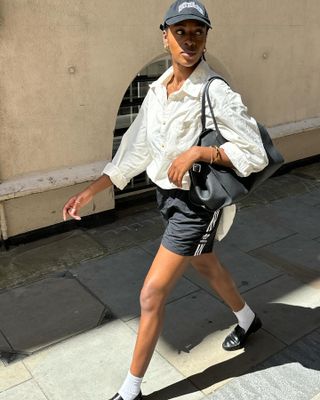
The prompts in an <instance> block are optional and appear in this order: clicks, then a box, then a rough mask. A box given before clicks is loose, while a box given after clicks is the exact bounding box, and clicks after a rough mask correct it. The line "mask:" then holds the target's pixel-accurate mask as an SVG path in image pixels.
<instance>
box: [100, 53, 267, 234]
mask: <svg viewBox="0 0 320 400" xmlns="http://www.w3.org/2000/svg"><path fill="white" fill-rule="evenodd" d="M172 73H173V69H172V67H171V68H169V69H168V70H167V71H166V72H165V73H164V74H163V75H162V76H161V77H160V78H159V79H158V80H157V81H155V82H153V83H152V84H151V85H150V89H149V91H148V94H147V96H146V98H145V99H144V102H143V104H142V106H141V108H140V111H139V114H138V115H137V117H136V119H135V120H134V122H133V123H132V124H131V126H130V127H129V129H128V130H127V131H126V133H125V134H124V136H123V138H122V141H121V144H120V147H119V149H118V151H117V153H116V154H115V156H114V158H113V160H112V161H111V162H110V163H108V164H107V165H106V167H105V168H104V170H103V173H104V174H106V175H109V177H110V179H111V181H112V182H113V184H114V185H115V186H117V187H118V188H119V189H123V188H124V187H125V186H126V185H127V184H128V183H129V181H130V180H131V179H132V178H133V177H134V176H136V175H138V174H140V173H141V172H143V171H145V170H146V171H147V174H148V176H149V178H150V179H151V180H152V181H153V182H154V183H155V184H156V185H158V186H160V187H161V188H163V189H175V188H177V187H176V186H175V185H174V184H173V183H171V182H170V181H169V179H168V175H167V171H168V169H169V167H170V165H171V163H172V161H173V160H174V159H175V158H176V157H177V156H178V155H179V154H181V153H182V152H184V151H186V150H188V149H189V148H190V147H191V146H193V145H195V144H196V143H197V140H198V137H199V134H200V132H201V95H202V90H203V87H204V84H205V82H206V81H207V79H208V78H209V77H210V76H213V75H216V74H215V73H214V71H212V70H211V69H210V67H209V66H208V64H207V63H206V62H204V61H202V62H201V63H200V64H199V65H198V66H197V68H196V69H195V70H194V71H193V73H192V74H191V75H190V77H189V78H188V79H187V80H186V81H185V82H184V84H183V85H182V87H181V88H180V89H179V90H178V91H177V92H174V93H172V94H171V95H170V96H167V89H166V85H167V83H168V81H169V80H170V78H171V76H172ZM209 94H210V99H211V102H212V106H213V109H214V113H215V117H216V120H217V123H218V126H219V129H220V132H221V134H222V136H223V137H224V138H225V139H226V140H227V141H228V142H226V143H224V144H223V145H222V146H221V147H222V148H223V149H224V151H225V153H226V155H227V156H228V157H229V159H230V161H231V162H232V164H233V166H234V169H235V171H236V173H237V174H238V175H240V176H248V175H249V174H250V173H252V172H257V171H260V170H261V169H263V168H264V167H265V166H266V165H267V164H268V158H267V155H266V152H265V150H264V147H263V144H262V141H261V137H260V134H259V130H258V127H257V123H256V121H255V119H254V118H252V117H250V116H248V114H247V108H246V106H244V104H243V103H242V100H241V97H240V95H239V94H237V93H235V92H233V91H232V90H231V89H230V87H229V86H228V85H227V84H226V83H225V82H223V81H222V80H215V81H213V82H212V84H211V85H210V88H209ZM206 117H207V124H206V125H207V127H208V128H210V127H213V120H212V118H211V114H210V109H209V107H208V106H206ZM189 188H190V178H189V174H188V173H186V174H185V176H184V178H183V180H182V189H183V190H188V189H189ZM223 214H224V215H223V216H222V218H221V220H220V221H221V222H220V225H219V228H221V229H218V232H217V238H218V239H219V238H220V239H221V238H222V237H223V236H224V235H225V234H226V232H227V231H228V229H229V228H230V226H231V224H232V220H233V217H234V214H235V207H234V206H229V207H226V208H225V209H224V212H223ZM221 230H222V231H223V232H220V231H221ZM220 233H221V234H220Z"/></svg>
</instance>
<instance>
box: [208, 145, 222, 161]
mask: <svg viewBox="0 0 320 400" xmlns="http://www.w3.org/2000/svg"><path fill="white" fill-rule="evenodd" d="M211 149H212V150H211V160H210V164H212V163H214V162H216V161H217V160H219V161H220V160H221V153H220V149H219V147H218V146H211ZM213 149H215V150H216V156H215V157H213Z"/></svg>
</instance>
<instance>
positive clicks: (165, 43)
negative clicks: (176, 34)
mask: <svg viewBox="0 0 320 400" xmlns="http://www.w3.org/2000/svg"><path fill="white" fill-rule="evenodd" d="M162 41H163V46H164V47H168V32H167V30H166V29H165V30H164V31H162Z"/></svg>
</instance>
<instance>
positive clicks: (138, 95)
mask: <svg viewBox="0 0 320 400" xmlns="http://www.w3.org/2000/svg"><path fill="white" fill-rule="evenodd" d="M170 65H171V62H170V59H169V58H164V59H161V60H158V61H156V62H154V63H152V64H149V65H148V66H147V67H145V68H144V69H143V70H141V71H140V72H139V73H138V75H137V76H136V77H135V79H134V80H133V81H132V83H131V84H130V86H129V87H128V89H127V90H126V92H125V94H124V97H123V99H122V102H121V104H120V108H119V111H118V115H117V120H116V126H115V129H114V140H113V155H115V153H116V151H117V150H118V147H119V145H120V142H121V139H122V136H123V134H124V133H125V132H126V130H127V129H128V127H129V126H130V125H131V124H132V122H133V121H134V119H135V118H136V116H137V114H138V112H139V109H140V107H141V104H142V102H143V100H144V98H145V97H146V94H147V92H148V90H149V85H150V84H151V83H152V82H154V81H155V80H157V79H158V78H159V77H160V76H161V75H162V74H163V72H164V71H165V70H166V69H168V68H169V66H170ZM153 189H154V185H153V183H152V182H151V181H150V179H149V178H148V176H147V174H146V173H145V172H143V173H142V174H139V175H137V176H136V177H134V178H133V179H132V180H131V181H130V182H129V184H128V185H127V186H126V188H125V189H124V190H122V191H120V190H118V189H116V188H115V196H116V199H117V198H122V197H126V196H131V195H134V194H138V193H142V192H147V191H150V190H153Z"/></svg>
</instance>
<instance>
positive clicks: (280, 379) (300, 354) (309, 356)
mask: <svg viewBox="0 0 320 400" xmlns="http://www.w3.org/2000/svg"><path fill="white" fill-rule="evenodd" d="M319 391H320V331H319V330H318V331H316V332H312V333H311V334H310V335H307V336H306V337H305V338H303V339H301V340H299V341H297V342H296V343H294V344H293V345H291V346H289V347H287V348H285V349H284V350H281V351H280V352H279V353H278V354H276V355H274V356H272V357H270V358H269V359H268V360H266V361H265V362H263V363H261V364H259V365H258V366H256V367H255V368H254V369H252V370H250V372H249V373H247V374H245V375H243V376H240V377H238V378H237V379H234V380H232V381H231V382H229V383H227V384H226V385H225V386H223V387H222V388H220V389H219V390H218V391H216V392H215V393H213V394H212V396H211V399H213V400H230V399H239V400H249V399H259V400H260V399H261V400H270V399H275V400H288V399H290V400H310V399H312V398H314V396H315V395H316V394H317V393H319Z"/></svg>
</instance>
